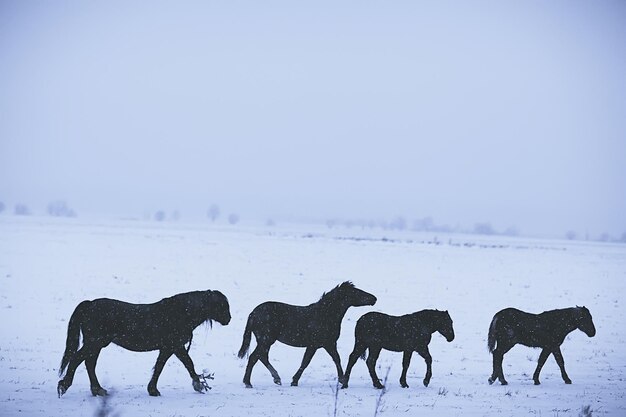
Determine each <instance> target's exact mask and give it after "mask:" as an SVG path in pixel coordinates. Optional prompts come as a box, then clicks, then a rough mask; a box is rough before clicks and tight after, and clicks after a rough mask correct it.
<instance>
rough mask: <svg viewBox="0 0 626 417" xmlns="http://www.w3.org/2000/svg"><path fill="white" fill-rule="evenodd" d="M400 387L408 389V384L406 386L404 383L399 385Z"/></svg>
mask: <svg viewBox="0 0 626 417" xmlns="http://www.w3.org/2000/svg"><path fill="white" fill-rule="evenodd" d="M400 386H401V387H402V388H408V387H409V384H407V383H406V382H405V383H404V384H400Z"/></svg>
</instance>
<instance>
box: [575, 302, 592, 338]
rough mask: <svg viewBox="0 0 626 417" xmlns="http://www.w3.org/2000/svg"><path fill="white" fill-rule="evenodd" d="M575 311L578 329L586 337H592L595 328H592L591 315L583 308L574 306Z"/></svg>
mask: <svg viewBox="0 0 626 417" xmlns="http://www.w3.org/2000/svg"><path fill="white" fill-rule="evenodd" d="M576 309H577V311H578V317H577V318H576V323H577V324H578V326H577V327H578V329H579V330H580V331H582V332H583V333H584V334H586V335H587V336H589V337H594V336H595V335H596V326H594V324H593V319H592V318H591V313H590V312H589V309H588V308H587V307H585V306H583V307H578V306H576Z"/></svg>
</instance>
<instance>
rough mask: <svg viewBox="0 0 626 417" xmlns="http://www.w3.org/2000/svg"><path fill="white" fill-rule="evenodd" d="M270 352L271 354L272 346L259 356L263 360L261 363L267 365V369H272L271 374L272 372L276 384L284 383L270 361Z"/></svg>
mask: <svg viewBox="0 0 626 417" xmlns="http://www.w3.org/2000/svg"><path fill="white" fill-rule="evenodd" d="M269 354H270V348H269V347H268V348H267V349H266V350H265V351H264V352H262V353H261V356H260V357H259V359H260V360H261V363H262V364H263V365H265V367H266V368H267V370H268V371H270V374H272V378H273V379H274V384H276V385H282V382H281V381H280V375H278V372H277V371H276V369H275V368H274V367H273V366H272V364H271V363H270V357H269Z"/></svg>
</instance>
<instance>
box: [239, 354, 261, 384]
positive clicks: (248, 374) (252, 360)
mask: <svg viewBox="0 0 626 417" xmlns="http://www.w3.org/2000/svg"><path fill="white" fill-rule="evenodd" d="M260 352H261V350H260V345H258V344H257V347H256V348H255V349H254V350H253V351H252V353H251V354H250V357H248V366H246V373H245V374H244V375H243V383H244V384H245V385H246V388H252V384H251V383H250V377H251V376H252V368H254V365H256V363H257V361H258V360H259V358H260V357H261V353H260Z"/></svg>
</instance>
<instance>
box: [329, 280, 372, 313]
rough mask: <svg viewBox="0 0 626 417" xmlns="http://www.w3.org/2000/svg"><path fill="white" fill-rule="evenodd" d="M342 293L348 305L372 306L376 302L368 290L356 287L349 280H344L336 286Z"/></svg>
mask: <svg viewBox="0 0 626 417" xmlns="http://www.w3.org/2000/svg"><path fill="white" fill-rule="evenodd" d="M338 289H339V291H341V292H342V293H343V296H344V297H345V300H346V301H347V302H348V305H350V306H352V307H362V306H373V305H374V304H376V297H375V296H374V295H372V294H370V293H368V292H365V291H363V290H361V289H358V288H357V287H355V286H354V284H353V283H351V282H350V281H346V282H344V283H343V284H341V285H340V286H339V287H338Z"/></svg>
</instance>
